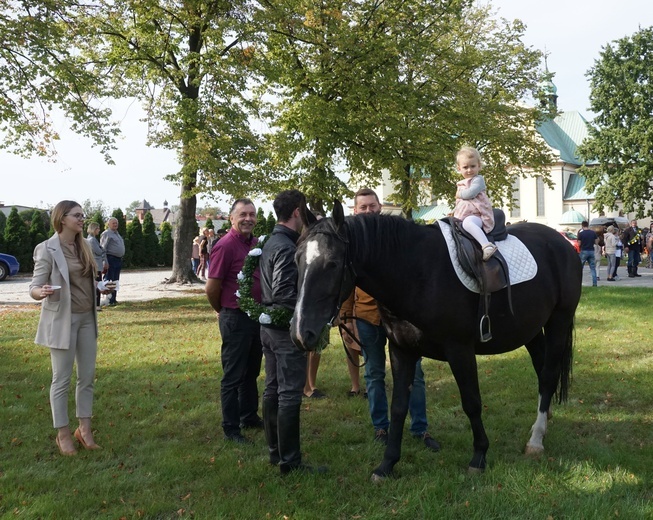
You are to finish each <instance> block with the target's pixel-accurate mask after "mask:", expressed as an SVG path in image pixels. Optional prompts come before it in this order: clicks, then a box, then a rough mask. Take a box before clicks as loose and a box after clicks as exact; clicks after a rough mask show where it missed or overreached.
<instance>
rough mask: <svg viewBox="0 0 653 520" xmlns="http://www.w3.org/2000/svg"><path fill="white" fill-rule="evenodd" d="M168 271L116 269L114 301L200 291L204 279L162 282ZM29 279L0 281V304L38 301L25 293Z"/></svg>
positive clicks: (145, 299)
mask: <svg viewBox="0 0 653 520" xmlns="http://www.w3.org/2000/svg"><path fill="white" fill-rule="evenodd" d="M171 274H172V271H171V270H170V269H152V270H146V271H140V270H139V271H131V270H125V271H123V272H122V273H120V290H119V291H118V301H119V302H120V301H149V300H155V299H157V298H178V297H181V296H188V295H192V294H203V293H204V283H195V284H192V285H190V284H188V285H180V284H166V283H164V282H165V281H166V279H167V278H169V277H170V275H171ZM31 281H32V278H31V275H19V276H10V277H8V278H7V279H6V280H4V281H3V282H0V306H10V305H25V304H35V305H39V303H38V302H36V301H35V300H33V299H32V298H31V297H30V295H29V284H30V282H31Z"/></svg>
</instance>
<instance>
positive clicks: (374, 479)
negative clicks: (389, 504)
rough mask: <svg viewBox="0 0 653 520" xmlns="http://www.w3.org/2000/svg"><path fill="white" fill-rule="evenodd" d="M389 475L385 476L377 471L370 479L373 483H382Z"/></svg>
mask: <svg viewBox="0 0 653 520" xmlns="http://www.w3.org/2000/svg"><path fill="white" fill-rule="evenodd" d="M386 478H387V477H384V476H382V475H377V474H376V473H372V477H371V478H370V480H371V481H372V484H380V483H381V482H385V479H386Z"/></svg>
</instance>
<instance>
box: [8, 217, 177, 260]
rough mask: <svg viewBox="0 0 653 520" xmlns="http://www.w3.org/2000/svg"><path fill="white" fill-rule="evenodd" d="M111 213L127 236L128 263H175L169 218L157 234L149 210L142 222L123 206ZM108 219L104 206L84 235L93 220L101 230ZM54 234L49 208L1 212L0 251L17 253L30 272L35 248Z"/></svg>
mask: <svg viewBox="0 0 653 520" xmlns="http://www.w3.org/2000/svg"><path fill="white" fill-rule="evenodd" d="M111 216H112V217H115V218H117V219H118V233H120V235H121V236H122V237H123V238H124V240H125V257H124V258H123V265H124V266H125V267H157V266H161V265H165V266H166V267H170V266H172V258H173V249H174V245H173V238H172V226H171V225H170V223H169V222H164V223H163V224H161V229H160V234H159V235H157V232H156V225H155V224H154V220H153V219H152V215H151V214H150V213H146V214H145V217H144V218H143V223H142V224H141V222H140V221H139V220H138V219H137V218H135V219H134V220H132V221H131V222H129V223H127V222H126V220H125V216H124V214H123V212H122V210H120V209H117V210H115V211H114V212H113V213H112V214H111ZM105 220H106V219H105V217H104V215H103V212H102V211H101V210H97V211H95V212H94V213H93V214H92V215H91V217H90V218H88V219H87V220H86V221H85V222H84V235H86V229H87V228H88V225H89V224H90V223H91V222H97V223H98V225H99V226H100V232H102V231H104V229H105ZM53 234H54V229H52V227H51V225H50V217H49V215H48V213H47V212H46V211H43V210H38V209H37V210H25V211H21V212H19V211H18V210H17V209H16V208H15V207H14V208H12V209H11V212H10V213H9V216H6V215H5V214H4V213H3V212H0V252H3V253H7V254H9V255H13V256H15V257H16V259H17V260H18V262H19V263H20V270H21V272H31V271H32V270H33V269H34V260H33V252H34V248H35V247H36V245H37V244H39V243H41V242H43V241H44V240H46V239H48V238H50V237H51V236H52V235H53ZM98 239H99V236H98Z"/></svg>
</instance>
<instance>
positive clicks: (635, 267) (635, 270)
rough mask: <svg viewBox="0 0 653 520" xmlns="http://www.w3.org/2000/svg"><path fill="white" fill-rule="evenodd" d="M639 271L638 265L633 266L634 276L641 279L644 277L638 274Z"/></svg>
mask: <svg viewBox="0 0 653 520" xmlns="http://www.w3.org/2000/svg"><path fill="white" fill-rule="evenodd" d="M637 269H638V266H636V265H635V266H633V275H635V276H636V277H638V278H640V277H641V276H642V275H641V274H637Z"/></svg>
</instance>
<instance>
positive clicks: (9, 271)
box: [0, 253, 20, 282]
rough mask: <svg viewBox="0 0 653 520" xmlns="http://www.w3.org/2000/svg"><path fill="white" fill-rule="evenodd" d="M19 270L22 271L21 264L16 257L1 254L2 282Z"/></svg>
mask: <svg viewBox="0 0 653 520" xmlns="http://www.w3.org/2000/svg"><path fill="white" fill-rule="evenodd" d="M18 269H20V264H19V263H18V260H16V257H15V256H11V255H6V254H4V253H0V282H1V281H2V280H4V279H5V278H7V276H9V275H11V276H13V275H15V274H16V273H17V272H18Z"/></svg>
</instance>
